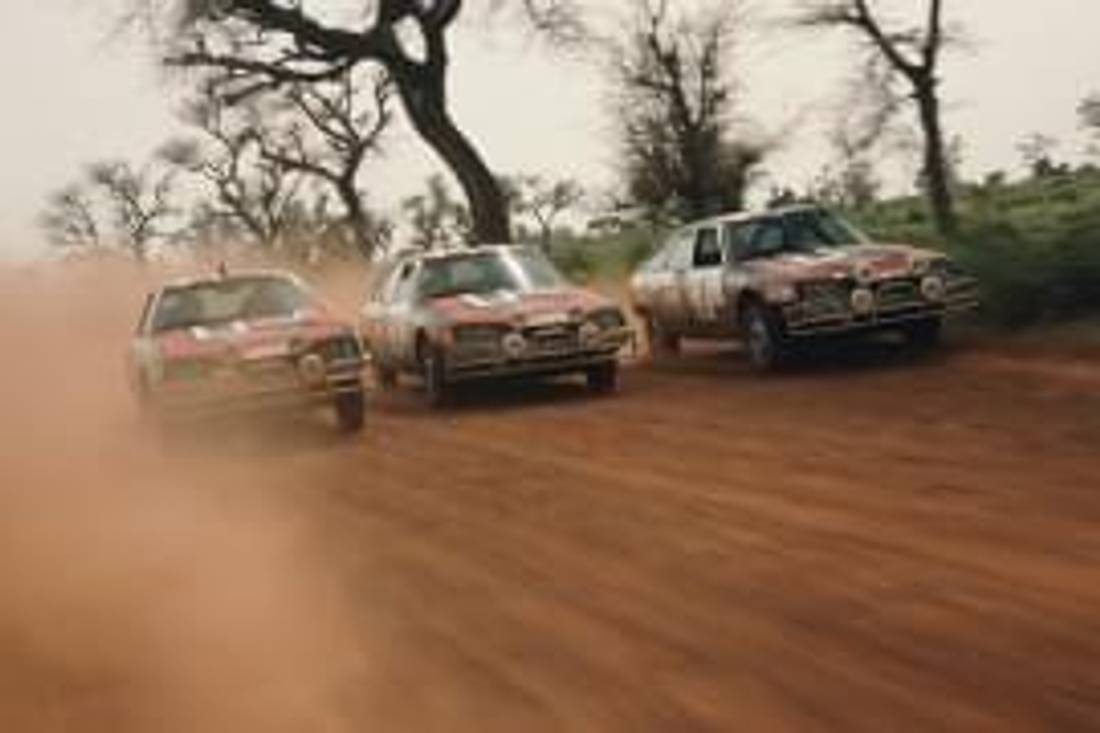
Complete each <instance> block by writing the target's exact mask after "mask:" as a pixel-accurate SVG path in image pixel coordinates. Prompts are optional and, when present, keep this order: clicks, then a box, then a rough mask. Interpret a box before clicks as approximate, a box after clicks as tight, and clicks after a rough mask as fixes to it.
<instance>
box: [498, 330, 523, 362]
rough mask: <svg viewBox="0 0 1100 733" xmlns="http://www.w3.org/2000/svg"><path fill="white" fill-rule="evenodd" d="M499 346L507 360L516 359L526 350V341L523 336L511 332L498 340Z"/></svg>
mask: <svg viewBox="0 0 1100 733" xmlns="http://www.w3.org/2000/svg"><path fill="white" fill-rule="evenodd" d="M500 346H501V348H502V349H504V353H505V354H506V355H507V356H508V357H509V358H511V359H517V358H519V357H520V356H523V352H524V351H526V350H527V339H525V338H523V334H521V333H516V332H515V331H513V332H512V333H509V334H507V335H506V336H505V337H504V338H503V339H501V340H500Z"/></svg>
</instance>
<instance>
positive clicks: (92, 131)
mask: <svg viewBox="0 0 1100 733" xmlns="http://www.w3.org/2000/svg"><path fill="white" fill-rule="evenodd" d="M110 1H111V0H108V2H100V3H97V4H96V8H90V7H89V6H90V5H91V4H92V3H87V2H75V1H74V0H34V2H25V1H24V0H2V2H0V90H2V92H3V94H4V102H3V113H2V115H0V170H2V173H0V257H2V256H19V255H26V254H27V253H29V252H34V251H35V250H36V249H37V248H39V247H40V239H41V238H40V236H39V234H38V232H37V231H36V228H35V226H34V219H35V216H36V215H37V212H38V211H39V209H40V206H41V203H42V200H43V198H44V197H45V195H46V194H47V192H49V191H50V190H51V189H54V188H56V187H58V186H60V185H62V184H64V183H66V182H67V181H68V180H70V179H72V178H73V177H75V176H76V175H77V174H78V173H79V171H80V170H81V168H82V166H83V165H84V164H86V163H87V162H89V161H91V160H95V159H99V158H104V157H128V158H132V159H135V160H140V159H141V158H142V157H143V156H145V155H147V154H148V153H149V152H150V151H151V150H152V149H153V148H155V147H156V146H157V145H158V144H159V143H160V142H162V141H163V140H164V139H165V138H167V137H169V136H171V135H172V134H173V133H174V132H175V131H176V129H177V128H176V126H175V123H174V121H173V114H172V113H173V106H174V105H173V103H172V101H171V95H172V90H171V89H169V88H166V86H165V82H164V80H163V79H162V78H160V77H159V76H158V74H157V73H156V70H155V64H154V63H153V59H152V57H151V55H150V54H149V52H148V50H147V49H144V48H142V47H141V45H140V44H138V43H135V42H127V41H125V40H119V39H117V38H115V39H112V38H111V37H110V33H109V31H110V28H111V23H110V15H111V13H110V11H108V10H105V8H107V7H109V2H110ZM600 1H601V2H603V3H604V4H613V3H614V2H615V0H600ZM621 1H622V2H623V3H624V5H625V3H626V1H627V0H621ZM789 2H790V0H769V1H768V2H766V3H765V2H763V1H762V0H757V3H756V9H755V10H754V15H755V17H756V18H757V20H758V21H760V22H759V24H758V26H759V27H760V30H757V31H756V32H755V33H754V34H753V36H752V38H751V39H748V40H747V42H745V43H744V44H743V45H742V48H741V50H740V52H739V55H738V56H737V59H736V62H737V64H738V68H739V69H740V70H741V71H742V73H743V74H744V75H745V76H746V77H747V79H746V83H747V87H746V94H747V97H746V100H745V109H744V111H745V112H746V113H748V114H749V115H751V116H752V117H753V118H754V120H755V122H756V123H757V124H758V125H760V126H761V127H762V129H764V130H767V131H773V130H779V129H783V130H785V134H784V137H783V140H784V147H783V149H782V151H781V152H780V153H779V154H778V155H777V156H776V157H775V158H773V159H772V160H771V161H770V162H769V164H768V169H769V172H770V173H771V175H772V176H773V178H775V179H777V180H780V181H784V182H787V181H789V182H792V183H796V184H797V183H803V182H805V180H806V179H807V177H809V176H810V175H811V174H812V173H813V171H815V170H817V169H818V168H819V167H820V166H821V165H822V163H823V162H824V160H825V156H826V149H825V145H824V143H823V128H824V127H826V126H827V118H828V114H829V110H830V101H829V100H830V99H834V100H835V99H836V97H837V95H838V93H839V92H840V90H841V85H842V84H843V81H844V79H845V75H846V73H847V71H848V70H849V69H850V67H849V65H848V62H849V61H850V60H851V56H850V54H848V53H847V51H848V50H849V49H850V46H847V45H845V44H844V43H843V42H841V41H834V42H816V41H812V40H811V39H810V38H808V37H803V36H799V35H795V36H792V35H791V34H790V33H784V32H778V31H776V30H774V29H772V30H767V28H768V27H769V25H768V23H767V21H768V19H769V18H774V17H777V16H779V15H782V13H783V10H784V9H785V7H786V5H787V3H789ZM471 5H472V3H471ZM887 5H888V6H889V7H895V8H897V9H898V10H899V11H901V12H904V10H905V9H906V8H909V9H911V8H917V7H923V6H924V5H925V2H924V0H889V1H888V3H887ZM947 7H948V11H949V14H950V16H951V20H953V21H958V22H960V23H962V24H964V25H965V26H966V27H967V29H968V33H969V37H970V39H971V41H972V43H971V47H970V48H969V49H968V50H966V51H963V52H959V53H955V54H953V55H952V56H950V57H948V59H947V61H946V65H945V69H944V74H943V76H944V79H945V88H944V95H945V98H946V103H947V115H948V119H947V124H948V127H949V129H950V131H951V132H952V133H957V134H959V135H961V136H962V137H963V139H964V140H965V163H966V169H967V171H968V173H970V174H980V173H982V172H984V171H988V170H992V169H995V168H1012V167H1014V166H1017V165H1018V161H1019V155H1018V153H1017V151H1016V144H1017V143H1018V142H1019V140H1020V139H1021V138H1023V137H1024V136H1025V135H1027V134H1029V133H1031V132H1037V131H1041V132H1043V133H1046V134H1049V135H1053V136H1055V137H1057V138H1059V139H1060V140H1061V141H1062V147H1061V149H1060V151H1059V153H1060V154H1061V155H1063V156H1064V157H1067V158H1074V159H1076V158H1077V157H1079V153H1080V151H1081V149H1082V148H1083V147H1084V142H1083V139H1082V136H1081V133H1080V131H1079V130H1078V129H1077V120H1076V116H1075V107H1076V105H1077V103H1078V102H1079V101H1080V99H1081V98H1082V97H1083V96H1085V95H1086V94H1087V93H1089V92H1090V91H1093V90H1097V91H1100V51H1098V50H1097V49H1098V46H1097V29H1100V2H1097V0H1044V1H1043V2H1041V3H1038V2H1030V3H1023V2H1015V1H1010V0H947ZM502 30H503V29H500V28H497V29H494V32H492V33H489V32H483V29H479V28H474V27H470V24H469V23H468V22H467V23H466V25H465V27H460V28H459V30H458V33H456V34H455V35H456V37H455V38H454V50H453V76H452V92H451V93H452V101H453V106H454V114H455V117H456V119H457V120H458V121H459V124H460V125H461V126H462V127H463V128H464V129H465V130H467V131H468V132H469V133H470V135H471V136H472V137H473V138H474V140H475V141H476V143H477V144H478V146H479V148H480V149H481V150H482V152H483V153H484V155H485V157H486V158H487V160H488V161H489V164H490V165H491V166H492V167H493V168H494V169H496V170H499V171H503V172H511V171H541V172H545V173H548V174H552V175H571V176H576V177H579V178H580V179H581V180H582V181H584V182H586V183H588V184H590V185H595V186H600V185H607V184H609V183H610V182H611V181H612V178H613V159H614V156H613V144H614V143H613V138H612V136H611V135H610V127H609V122H608V118H607V109H606V106H605V104H604V103H603V102H602V101H601V100H602V99H603V96H604V93H605V89H604V87H603V84H602V82H601V79H600V75H599V73H598V71H597V70H596V69H594V68H592V67H590V66H588V65H585V64H582V63H578V62H571V61H568V60H565V59H562V58H561V57H560V56H556V55H553V54H550V53H548V52H547V51H546V49H542V48H540V47H539V46H538V44H534V43H532V42H531V39H530V38H527V37H515V36H513V35H509V34H506V33H503V32H499V31H502ZM434 165H435V163H434V160H433V158H432V156H431V155H430V154H429V153H428V152H427V151H426V150H425V149H424V148H423V146H421V145H420V144H419V143H417V142H416V141H415V140H413V139H412V138H411V136H407V135H406V136H403V138H402V139H401V140H400V141H398V142H397V143H396V144H395V145H394V146H392V148H391V150H390V152H389V154H388V156H387V159H386V160H385V161H384V162H382V163H379V164H376V165H374V166H372V167H371V169H370V170H369V171H367V173H366V175H365V178H364V180H365V184H366V187H367V188H368V189H369V190H370V191H371V192H372V194H373V195H374V197H375V199H376V201H377V202H379V203H380V204H384V205H392V204H393V202H395V201H397V200H398V199H399V198H400V197H401V196H403V195H407V194H408V193H409V192H411V191H413V190H415V189H416V187H417V184H418V182H419V181H420V180H421V179H422V178H423V177H424V176H425V175H426V174H427V173H428V172H430V171H431V170H432V168H433V166H434ZM895 168H896V169H897V170H901V168H899V167H898V166H895ZM897 175H900V174H897Z"/></svg>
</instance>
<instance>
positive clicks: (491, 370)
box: [445, 328, 633, 382]
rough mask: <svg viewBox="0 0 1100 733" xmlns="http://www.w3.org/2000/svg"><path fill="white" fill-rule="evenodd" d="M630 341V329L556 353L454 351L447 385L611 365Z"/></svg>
mask: <svg viewBox="0 0 1100 733" xmlns="http://www.w3.org/2000/svg"><path fill="white" fill-rule="evenodd" d="M632 338H633V331H632V330H631V329H629V328H621V329H615V330H613V331H605V332H604V333H602V334H600V336H599V337H598V338H595V339H592V340H590V341H588V342H586V343H584V344H576V345H570V346H568V347H564V348H558V349H530V350H527V351H525V352H524V353H521V354H517V355H515V356H509V355H506V354H505V353H504V352H503V351H502V350H500V349H491V350H479V351H478V352H464V351H463V350H461V349H458V348H453V349H451V350H450V351H449V352H448V353H447V355H446V363H445V370H446V378H447V381H450V382H461V381H466V380H474V379H488V378H494V377H511V376H516V377H518V376H552V375H555V374H567V373H570V372H578V371H583V370H585V369H588V368H590V367H594V366H598V365H600V364H604V363H607V362H608V361H613V360H615V359H616V358H618V354H619V352H620V351H621V350H622V348H623V347H624V346H626V344H627V343H628V342H630V341H631V339H632Z"/></svg>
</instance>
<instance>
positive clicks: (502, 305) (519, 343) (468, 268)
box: [360, 246, 631, 401]
mask: <svg viewBox="0 0 1100 733" xmlns="http://www.w3.org/2000/svg"><path fill="white" fill-rule="evenodd" d="M360 318H361V320H360V330H361V332H362V334H363V337H364V341H365V343H366V344H367V348H368V349H369V351H370V353H371V358H372V360H373V365H374V369H375V375H376V379H377V380H378V381H379V382H380V383H381V384H383V385H391V384H393V383H394V382H395V381H396V378H397V375H398V374H399V373H413V374H416V375H419V376H421V377H422V378H423V379H424V382H425V385H426V387H427V391H428V393H429V396H430V398H431V399H432V400H433V401H439V400H441V399H442V397H443V393H444V392H445V391H446V389H447V386H448V385H450V384H452V383H455V382H461V381H466V380H472V379H484V378H494V377H508V376H526V375H529V376H551V375H557V374H566V373H572V372H576V373H583V374H585V375H586V376H587V379H588V383H589V385H590V386H591V387H592V388H593V389H594V390H597V391H610V390H612V389H613V388H614V386H615V381H616V375H617V366H618V356H617V355H618V352H619V351H620V349H621V348H622V347H623V345H624V344H625V343H626V342H627V341H628V340H629V338H630V335H631V331H630V329H629V328H628V326H627V323H626V318H625V316H624V314H623V312H622V310H621V309H620V308H619V307H618V306H617V305H616V304H614V303H613V302H612V301H611V300H609V299H608V298H606V297H604V296H602V295H599V294H597V293H595V292H592V291H590V290H586V289H584V288H580V287H577V286H575V285H572V284H570V283H569V282H568V281H566V279H565V278H564V277H563V276H562V275H561V274H560V273H558V271H557V270H556V269H555V268H554V267H553V265H552V264H551V263H550V262H549V260H547V259H546V257H545V256H544V255H543V254H542V253H541V251H539V250H538V249H535V248H531V247H521V246H482V247H477V248H469V249H459V250H452V251H448V252H442V253H419V254H410V255H406V256H404V257H399V258H397V259H394V260H391V261H389V262H387V263H384V264H383V265H381V266H380V267H379V268H378V271H377V273H376V276H375V278H374V283H373V285H372V286H371V288H370V293H369V295H368V298H367V300H366V302H365V304H364V305H363V307H362V310H361V313H360Z"/></svg>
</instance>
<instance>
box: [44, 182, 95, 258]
mask: <svg viewBox="0 0 1100 733" xmlns="http://www.w3.org/2000/svg"><path fill="white" fill-rule="evenodd" d="M38 224H39V226H40V227H41V228H42V230H43V231H44V232H45V233H46V236H47V237H48V239H49V241H50V243H51V244H53V245H55V246H57V247H64V248H69V249H81V250H86V249H98V248H99V247H101V246H102V245H103V241H102V239H101V229H100V224H99V221H98V216H97V215H96V211H95V203H94V202H93V200H92V197H91V196H90V195H89V193H88V191H87V189H86V188H85V187H84V186H82V185H80V184H72V185H69V186H66V187H64V188H62V189H60V190H58V191H56V192H55V193H53V194H51V195H50V196H49V198H48V199H47V202H46V207H45V209H44V210H43V211H42V213H41V215H40V216H39V218H38Z"/></svg>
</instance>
